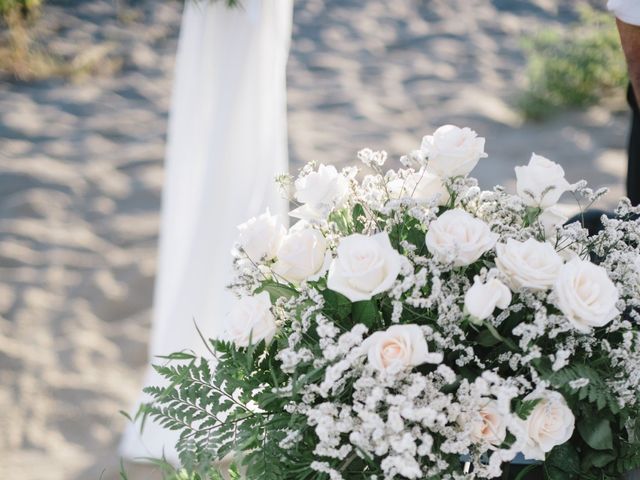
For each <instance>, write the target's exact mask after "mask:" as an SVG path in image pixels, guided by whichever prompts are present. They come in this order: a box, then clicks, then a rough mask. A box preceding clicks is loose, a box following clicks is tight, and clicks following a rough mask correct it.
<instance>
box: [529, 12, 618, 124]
mask: <svg viewBox="0 0 640 480" xmlns="http://www.w3.org/2000/svg"><path fill="white" fill-rule="evenodd" d="M524 48H525V53H526V55H527V79H528V86H527V89H526V90H525V91H524V92H523V93H522V94H521V96H520V98H519V100H518V107H519V108H520V110H521V111H522V113H523V114H524V116H525V117H527V118H530V119H543V118H545V117H547V116H549V115H551V114H553V113H554V112H557V111H558V110H560V109H563V108H567V107H584V106H587V105H591V104H593V103H596V102H597V101H598V100H600V99H601V98H602V96H603V95H605V94H606V93H607V92H610V91H612V90H615V89H622V87H623V86H624V84H625V83H626V81H627V70H626V64H625V61H624V56H623V54H622V50H621V48H620V39H619V38H618V32H617V30H616V27H615V22H614V20H613V17H612V16H610V15H608V14H606V13H601V12H597V11H595V10H593V9H591V8H589V7H586V6H585V7H583V8H582V9H581V10H580V23H579V24H578V25H576V26H574V28H571V29H563V30H557V29H548V30H544V31H542V32H540V33H539V34H538V35H536V36H535V37H532V38H529V39H527V40H526V41H525V42H524Z"/></svg>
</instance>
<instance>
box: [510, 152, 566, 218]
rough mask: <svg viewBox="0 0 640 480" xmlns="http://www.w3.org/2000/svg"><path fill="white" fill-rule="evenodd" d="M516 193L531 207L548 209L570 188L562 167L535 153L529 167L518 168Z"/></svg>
mask: <svg viewBox="0 0 640 480" xmlns="http://www.w3.org/2000/svg"><path fill="white" fill-rule="evenodd" d="M515 170H516V179H517V183H516V191H517V192H518V196H519V197H520V198H522V200H523V201H524V203H525V204H526V205H528V206H530V207H540V208H548V207H551V206H552V205H555V204H556V203H558V200H560V196H561V195H562V194H563V193H564V192H566V191H567V189H568V188H569V182H567V180H566V179H565V178H564V170H563V169H562V167H561V166H560V165H558V164H557V163H555V162H552V161H551V160H549V159H548V158H545V157H543V156H541V155H536V154H535V153H534V154H533V155H531V159H530V160H529V165H527V166H523V167H516V168H515Z"/></svg>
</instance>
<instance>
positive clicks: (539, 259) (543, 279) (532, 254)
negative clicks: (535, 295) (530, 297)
mask: <svg viewBox="0 0 640 480" xmlns="http://www.w3.org/2000/svg"><path fill="white" fill-rule="evenodd" d="M496 252H497V256H496V265H497V266H498V268H499V269H500V271H501V272H502V273H504V274H505V276H506V277H507V278H508V279H509V284H510V286H511V287H512V288H528V289H531V290H546V289H548V288H551V287H552V286H553V284H554V282H555V281H556V278H558V273H559V272H560V268H562V263H563V262H562V258H561V257H560V255H558V253H557V252H556V251H555V249H554V248H553V246H552V245H551V244H550V243H546V242H538V241H537V240H534V239H533V238H529V239H528V240H526V241H524V242H519V241H517V240H514V239H512V238H510V239H508V240H507V243H499V244H498V245H496Z"/></svg>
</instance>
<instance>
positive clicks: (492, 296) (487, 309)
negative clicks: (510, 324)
mask: <svg viewBox="0 0 640 480" xmlns="http://www.w3.org/2000/svg"><path fill="white" fill-rule="evenodd" d="M510 303H511V290H509V287H507V286H506V285H505V284H504V283H502V282H501V281H500V280H498V279H497V278H493V279H491V280H489V281H488V282H486V283H482V282H481V281H479V280H478V278H477V277H476V279H475V283H474V284H473V286H472V287H471V288H470V289H469V290H467V293H466V294H465V296H464V306H465V308H466V309H467V312H468V313H469V315H471V317H472V319H473V320H484V319H485V318H487V317H489V316H490V315H491V314H492V313H493V311H494V310H495V309H496V307H498V308H500V309H502V310H504V309H505V308H507V307H508V306H509V304H510Z"/></svg>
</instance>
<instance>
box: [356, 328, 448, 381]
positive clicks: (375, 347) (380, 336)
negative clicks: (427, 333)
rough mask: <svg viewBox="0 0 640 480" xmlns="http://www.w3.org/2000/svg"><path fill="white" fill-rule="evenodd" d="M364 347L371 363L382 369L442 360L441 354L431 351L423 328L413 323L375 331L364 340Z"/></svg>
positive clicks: (413, 365)
mask: <svg viewBox="0 0 640 480" xmlns="http://www.w3.org/2000/svg"><path fill="white" fill-rule="evenodd" d="M362 348H363V350H364V351H365V352H366V353H367V357H368V359H369V364H370V365H372V366H373V367H374V368H376V369H378V370H381V371H384V370H387V369H399V368H404V367H415V366H417V365H421V364H423V363H440V362H442V355H441V354H439V353H429V347H428V345H427V341H426V340H425V338H424V334H423V333H422V330H420V327H419V326H418V325H413V324H409V325H393V326H391V327H389V328H388V329H387V330H385V331H383V332H375V333H374V334H373V335H371V336H370V337H368V338H366V339H365V340H364V342H362Z"/></svg>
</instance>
